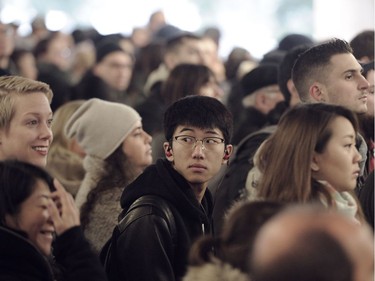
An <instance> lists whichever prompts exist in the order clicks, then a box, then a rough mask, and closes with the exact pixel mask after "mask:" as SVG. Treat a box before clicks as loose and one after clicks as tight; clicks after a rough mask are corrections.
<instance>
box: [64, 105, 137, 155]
mask: <svg viewBox="0 0 375 281" xmlns="http://www.w3.org/2000/svg"><path fill="white" fill-rule="evenodd" d="M138 120H141V117H140V116H139V114H138V113H137V111H135V110H134V109H133V108H132V107H130V106H127V105H125V104H121V103H116V102H109V101H104V100H101V99H97V98H93V99H90V100H87V101H86V102H85V103H84V104H82V105H81V106H80V107H79V108H78V109H77V110H76V111H75V112H74V114H73V115H72V116H71V117H70V118H69V120H68V122H67V123H66V125H65V132H66V135H67V136H68V137H69V138H72V137H76V139H77V141H78V143H79V144H80V145H81V146H82V148H83V149H84V151H85V152H86V154H88V155H91V156H95V157H98V158H100V159H106V158H107V157H108V156H109V155H111V154H112V153H113V152H114V151H115V150H116V148H117V147H119V145H120V144H121V143H122V142H123V141H124V140H125V138H126V137H127V136H128V135H129V134H130V132H131V131H132V130H133V129H134V128H135V125H136V122H137V121H138Z"/></svg>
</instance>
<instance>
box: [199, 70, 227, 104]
mask: <svg viewBox="0 0 375 281" xmlns="http://www.w3.org/2000/svg"><path fill="white" fill-rule="evenodd" d="M199 95H201V96H208V97H213V98H215V99H218V100H221V98H222V97H223V95H224V92H223V90H222V89H221V88H220V86H219V84H218V83H217V82H216V80H215V78H214V77H213V76H212V77H210V80H209V81H208V82H207V83H206V84H204V85H203V86H202V87H201V88H200V89H199Z"/></svg>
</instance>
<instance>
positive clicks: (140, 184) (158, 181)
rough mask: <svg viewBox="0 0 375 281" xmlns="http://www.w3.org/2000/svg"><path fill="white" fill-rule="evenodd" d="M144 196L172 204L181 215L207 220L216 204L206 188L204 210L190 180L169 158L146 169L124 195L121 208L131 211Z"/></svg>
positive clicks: (126, 189) (127, 188)
mask: <svg viewBox="0 0 375 281" xmlns="http://www.w3.org/2000/svg"><path fill="white" fill-rule="evenodd" d="M143 195H156V196H160V197H162V198H164V199H165V200H167V201H169V202H170V203H171V204H172V205H173V206H174V208H176V209H177V210H178V211H179V212H180V213H181V214H182V215H184V216H188V217H196V216H199V217H200V218H201V219H202V220H206V218H207V216H208V217H211V215H212V214H211V213H212V207H213V201H212V196H211V193H210V191H209V190H208V189H207V190H206V192H205V195H204V198H203V200H202V203H201V204H202V206H203V208H204V209H205V211H206V212H208V213H207V214H205V212H204V211H203V210H202V208H201V206H200V204H199V202H198V201H197V199H196V197H195V195H194V192H193V190H192V189H191V188H190V186H189V184H188V183H187V181H186V180H185V179H184V178H183V177H182V176H181V175H180V174H179V173H178V172H177V171H176V170H175V169H174V168H173V167H172V165H171V163H170V162H169V161H168V160H166V159H158V160H157V162H156V163H155V164H154V165H151V166H149V167H147V168H146V169H145V170H144V171H143V173H142V174H141V175H140V176H139V177H138V178H137V179H135V180H134V181H133V182H132V183H131V184H129V185H128V186H127V187H126V188H125V190H124V192H123V193H122V196H121V201H120V202H121V207H122V208H123V209H126V210H127V209H128V208H129V207H130V205H131V204H132V203H133V202H134V201H135V200H136V199H138V198H139V197H141V196H143Z"/></svg>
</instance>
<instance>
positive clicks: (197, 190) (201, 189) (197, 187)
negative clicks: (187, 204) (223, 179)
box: [190, 183, 207, 203]
mask: <svg viewBox="0 0 375 281" xmlns="http://www.w3.org/2000/svg"><path fill="white" fill-rule="evenodd" d="M190 187H191V189H192V190H193V192H194V194H195V198H197V200H198V202H199V203H201V202H202V199H203V196H204V193H205V192H206V189H207V186H206V185H204V184H191V183H190Z"/></svg>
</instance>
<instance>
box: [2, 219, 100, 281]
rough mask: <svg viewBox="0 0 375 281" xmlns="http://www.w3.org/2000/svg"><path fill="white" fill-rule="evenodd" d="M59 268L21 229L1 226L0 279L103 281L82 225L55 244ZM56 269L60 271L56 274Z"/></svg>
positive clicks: (15, 280)
mask: <svg viewBox="0 0 375 281" xmlns="http://www.w3.org/2000/svg"><path fill="white" fill-rule="evenodd" d="M53 247H54V251H53V252H54V261H55V263H56V266H57V267H58V270H55V267H52V265H51V263H50V262H49V261H48V260H47V258H46V257H45V256H44V255H43V254H42V253H41V252H40V251H39V250H38V249H37V248H36V247H35V246H34V245H33V244H31V243H30V241H29V240H28V239H27V238H26V235H25V234H24V233H21V232H18V231H14V230H12V229H9V228H6V227H4V226H0V280H4V281H55V280H58V281H70V280H71V281H77V280H80V281H85V280H87V281H89V280H90V281H106V280H107V278H106V276H105V273H104V270H103V268H102V266H101V265H100V263H99V259H98V258H97V256H95V255H94V253H93V252H92V251H91V249H90V246H89V244H88V242H87V241H86V240H85V238H84V236H83V234H82V231H81V228H80V227H73V228H71V229H69V230H67V231H65V232H64V233H63V234H62V235H60V236H58V237H57V239H56V241H55V244H54V246H53ZM55 272H59V274H58V275H56V276H57V278H56V276H55Z"/></svg>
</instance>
